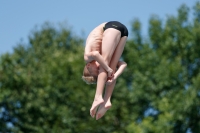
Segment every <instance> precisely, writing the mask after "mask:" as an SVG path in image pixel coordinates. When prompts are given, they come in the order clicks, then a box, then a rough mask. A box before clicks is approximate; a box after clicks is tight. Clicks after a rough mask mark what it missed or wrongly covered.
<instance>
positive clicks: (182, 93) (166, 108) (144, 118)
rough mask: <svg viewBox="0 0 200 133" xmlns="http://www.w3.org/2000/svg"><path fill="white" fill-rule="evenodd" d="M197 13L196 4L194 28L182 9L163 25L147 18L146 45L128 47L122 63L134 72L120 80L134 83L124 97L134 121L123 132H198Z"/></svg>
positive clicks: (199, 6)
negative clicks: (147, 40)
mask: <svg viewBox="0 0 200 133" xmlns="http://www.w3.org/2000/svg"><path fill="white" fill-rule="evenodd" d="M199 11H200V3H199V2H197V3H196V5H195V7H194V12H195V13H194V14H195V18H194V20H193V22H190V21H189V17H188V15H189V8H188V7H187V6H186V5H182V6H181V7H180V8H179V9H178V16H177V17H175V16H169V17H168V18H167V20H166V23H163V22H162V21H161V19H159V18H158V17H157V16H152V17H151V19H150V21H149V24H150V26H149V39H150V41H149V42H146V43H142V44H139V43H138V42H137V41H135V40H132V42H129V43H128V46H127V47H126V52H125V54H124V59H125V60H126V61H127V62H128V66H129V69H130V71H133V73H132V75H131V74H130V72H129V71H127V72H128V73H127V74H124V75H129V76H130V77H133V80H132V81H131V88H132V92H131V93H130V94H129V95H130V97H132V100H131V101H132V105H130V106H129V109H130V108H132V109H131V111H133V112H132V113H131V112H130V114H129V116H130V117H132V119H133V120H132V121H131V122H130V123H129V124H128V125H127V127H126V131H127V132H128V133H186V132H188V131H190V132H193V133H198V132H199V131H200V112H199V107H200V102H199V100H200V88H199V82H200V78H199V76H200V74H199V70H200V69H199V68H200V52H199V51H200V45H199V42H200V41H199V39H200V36H199V29H200V28H199V24H200V21H199V14H200V13H199ZM135 23H137V22H135ZM133 32H135V31H133ZM136 33H138V31H137V32H136ZM131 47H133V48H132V49H131ZM138 47H139V49H138ZM131 57H132V60H130V59H131ZM133 62H134V63H133ZM130 64H131V65H130ZM127 81H128V82H130V81H129V80H127ZM129 84H130V83H129Z"/></svg>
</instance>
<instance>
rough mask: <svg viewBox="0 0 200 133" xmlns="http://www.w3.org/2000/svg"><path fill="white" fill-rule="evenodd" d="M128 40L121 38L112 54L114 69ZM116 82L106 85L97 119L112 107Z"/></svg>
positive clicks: (112, 66) (111, 65)
mask: <svg viewBox="0 0 200 133" xmlns="http://www.w3.org/2000/svg"><path fill="white" fill-rule="evenodd" d="M126 40H127V37H126V36H124V37H122V38H121V40H120V42H119V44H118V45H117V47H116V50H115V52H114V54H113V56H112V59H111V61H110V65H109V66H110V67H111V68H112V69H113V70H115V69H116V66H117V63H118V61H119V59H120V57H121V55H122V52H123V50H124V46H125V44H126ZM115 84H116V81H115V82H114V83H112V84H111V85H107V86H106V90H105V95H104V103H103V104H102V105H101V106H100V108H99V110H98V112H97V115H96V119H97V120H98V119H100V118H101V117H102V116H103V115H104V114H105V113H106V111H107V110H108V109H109V108H110V107H111V102H110V99H111V96H112V92H113V90H114V87H115Z"/></svg>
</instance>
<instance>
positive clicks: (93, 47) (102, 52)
mask: <svg viewBox="0 0 200 133" xmlns="http://www.w3.org/2000/svg"><path fill="white" fill-rule="evenodd" d="M104 25H105V23H103V24H101V25H99V26H98V27H97V28H95V29H94V32H91V34H90V35H89V37H88V39H87V41H86V47H85V53H84V60H85V61H86V62H87V65H94V66H95V65H97V64H95V63H94V62H93V61H94V60H95V61H97V62H98V63H99V64H100V65H99V66H98V67H99V70H98V80H97V87H96V93H95V97H94V101H93V104H92V107H91V109H90V115H91V116H92V117H94V116H95V114H96V120H98V119H99V118H101V117H102V116H103V115H104V114H105V112H106V111H107V110H108V109H109V108H110V107H111V102H110V98H111V95H112V92H113V89H114V86H115V84H116V80H113V82H112V83H110V84H109V85H106V90H105V92H106V93H105V95H104V98H103V97H102V94H103V90H104V86H105V83H106V82H107V79H108V77H109V78H111V79H113V76H114V71H113V70H115V68H116V66H117V63H118V61H119V59H120V57H121V54H122V52H123V49H124V46H125V43H126V40H127V37H126V36H124V37H122V38H121V32H120V31H118V30H116V29H113V28H108V29H107V30H105V31H104V32H99V31H100V30H101V29H103V26H104ZM98 32H99V33H98ZM93 33H94V34H93ZM96 33H97V34H98V35H99V34H101V33H103V34H102V40H100V39H99V40H100V41H99V40H98V39H96V40H97V41H96V40H95V41H93V42H92V41H91V40H92V39H93V37H95V34H96ZM100 38H101V37H100ZM90 41H91V42H92V43H90ZM109 66H110V67H109ZM88 68H89V67H88ZM89 71H90V70H89ZM99 105H100V107H99V110H98V112H96V111H97V107H98V106H99Z"/></svg>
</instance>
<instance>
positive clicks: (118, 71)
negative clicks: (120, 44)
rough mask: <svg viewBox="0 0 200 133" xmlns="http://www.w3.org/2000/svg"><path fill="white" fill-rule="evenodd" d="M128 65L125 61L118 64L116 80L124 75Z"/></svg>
mask: <svg viewBox="0 0 200 133" xmlns="http://www.w3.org/2000/svg"><path fill="white" fill-rule="evenodd" d="M126 66H127V64H126V62H124V61H119V62H118V64H117V67H118V69H117V71H116V72H115V77H116V79H117V78H118V77H119V76H120V75H121V74H122V73H123V71H124V69H125V68H126Z"/></svg>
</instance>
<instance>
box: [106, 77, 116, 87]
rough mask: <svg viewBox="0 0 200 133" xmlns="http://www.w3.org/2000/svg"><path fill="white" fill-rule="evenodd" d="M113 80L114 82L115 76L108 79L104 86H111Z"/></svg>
mask: <svg viewBox="0 0 200 133" xmlns="http://www.w3.org/2000/svg"><path fill="white" fill-rule="evenodd" d="M115 80H116V78H115V76H113V77H112V78H108V80H107V82H106V85H111V84H112V83H113V82H114V81H115Z"/></svg>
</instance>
